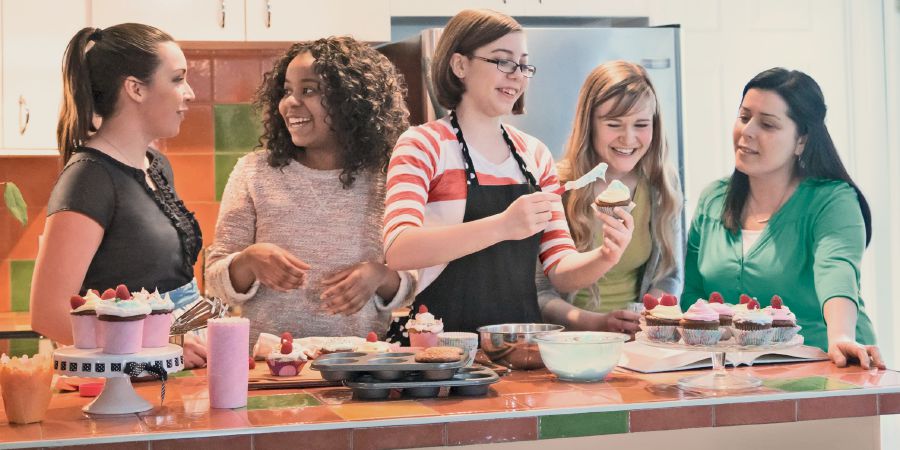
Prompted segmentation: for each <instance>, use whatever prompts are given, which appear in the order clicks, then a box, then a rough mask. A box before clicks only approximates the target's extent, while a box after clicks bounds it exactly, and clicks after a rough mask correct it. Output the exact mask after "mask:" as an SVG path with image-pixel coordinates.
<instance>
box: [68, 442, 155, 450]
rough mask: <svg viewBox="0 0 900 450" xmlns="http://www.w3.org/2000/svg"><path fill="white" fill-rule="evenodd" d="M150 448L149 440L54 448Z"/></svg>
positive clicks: (127, 449)
mask: <svg viewBox="0 0 900 450" xmlns="http://www.w3.org/2000/svg"><path fill="white" fill-rule="evenodd" d="M149 448H150V443H149V442H148V441H138V442H116V443H115V444H94V445H67V446H64V447H53V450H147V449H149Z"/></svg>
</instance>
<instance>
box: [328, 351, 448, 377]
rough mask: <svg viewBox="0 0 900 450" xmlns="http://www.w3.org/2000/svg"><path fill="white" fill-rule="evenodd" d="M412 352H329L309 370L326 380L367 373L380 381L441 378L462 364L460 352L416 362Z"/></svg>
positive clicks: (366, 374)
mask: <svg viewBox="0 0 900 450" xmlns="http://www.w3.org/2000/svg"><path fill="white" fill-rule="evenodd" d="M415 355H416V354H415V353H412V352H389V353H362V352H344V353H329V354H327V355H322V356H320V357H318V358H316V359H315V361H313V363H312V366H311V368H312V370H318V371H319V372H320V373H321V374H322V378H323V379H325V380H328V381H353V380H354V379H356V378H359V377H362V376H370V377H372V378H374V379H375V380H379V381H397V380H401V379H409V377H414V378H416V379H420V380H428V381H441V380H449V379H451V378H453V375H455V374H456V371H457V370H459V368H460V367H462V366H463V365H465V359H464V357H463V355H462V354H460V359H459V361H454V362H446V363H423V362H416V359H415Z"/></svg>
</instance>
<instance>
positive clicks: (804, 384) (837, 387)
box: [763, 377, 860, 392]
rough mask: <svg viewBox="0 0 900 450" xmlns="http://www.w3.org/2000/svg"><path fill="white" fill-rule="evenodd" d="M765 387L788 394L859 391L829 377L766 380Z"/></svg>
mask: <svg viewBox="0 0 900 450" xmlns="http://www.w3.org/2000/svg"><path fill="white" fill-rule="evenodd" d="M763 385H764V386H766V387H769V388H772V389H779V390H782V391H786V392H807V391H842V390H846V389H859V388H860V387H859V386H856V385H854V384H849V383H844V382H843V381H838V380H833V379H831V378H828V377H806V378H793V379H789V380H766V381H764V382H763Z"/></svg>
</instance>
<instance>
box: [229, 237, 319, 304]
mask: <svg viewBox="0 0 900 450" xmlns="http://www.w3.org/2000/svg"><path fill="white" fill-rule="evenodd" d="M307 270H309V264H307V263H305V262H303V261H301V260H300V259H298V258H297V257H296V256H294V255H292V254H291V253H290V252H288V251H287V250H285V249H283V248H281V247H279V246H277V245H275V244H267V243H259V244H253V245H251V246H249V247H247V248H246V249H244V250H243V251H242V252H241V253H240V254H238V255H237V256H236V257H235V258H234V260H232V261H231V267H230V268H229V271H231V279H232V281H233V282H235V281H236V280H244V279H246V278H248V277H246V276H241V275H246V274H248V273H249V274H251V275H252V276H253V279H255V280H259V282H260V283H262V285H263V286H266V287H268V288H270V289H274V290H276V291H281V292H287V291H290V290H293V289H297V288H299V287H301V286H303V284H304V283H305V282H306V271H307ZM250 282H251V283H252V280H250ZM239 284H244V283H239ZM235 287H236V288H237V287H238V286H235ZM241 287H243V286H241ZM248 287H249V286H248ZM244 290H246V289H244Z"/></svg>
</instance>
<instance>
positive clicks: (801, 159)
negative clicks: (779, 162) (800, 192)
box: [797, 153, 806, 169]
mask: <svg viewBox="0 0 900 450" xmlns="http://www.w3.org/2000/svg"><path fill="white" fill-rule="evenodd" d="M802 157H803V153H800V154H799V155H797V165H799V166H800V168H801V169H805V168H806V163H804V162H803V158H802Z"/></svg>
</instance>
